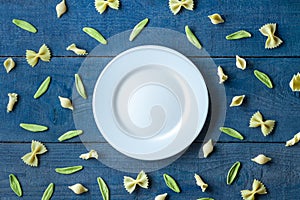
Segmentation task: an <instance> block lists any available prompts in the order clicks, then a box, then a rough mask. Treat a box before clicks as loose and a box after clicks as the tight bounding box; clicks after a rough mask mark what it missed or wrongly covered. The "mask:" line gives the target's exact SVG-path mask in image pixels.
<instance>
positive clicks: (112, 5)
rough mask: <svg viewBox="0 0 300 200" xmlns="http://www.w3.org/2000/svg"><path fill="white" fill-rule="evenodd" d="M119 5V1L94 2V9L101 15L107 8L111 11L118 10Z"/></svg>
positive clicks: (102, 0)
mask: <svg viewBox="0 0 300 200" xmlns="http://www.w3.org/2000/svg"><path fill="white" fill-rule="evenodd" d="M119 5H120V2H119V0H95V8H96V10H97V11H98V12H99V13H100V14H102V13H103V12H104V11H105V10H106V8H107V6H108V7H110V8H112V9H115V10H118V9H119Z"/></svg>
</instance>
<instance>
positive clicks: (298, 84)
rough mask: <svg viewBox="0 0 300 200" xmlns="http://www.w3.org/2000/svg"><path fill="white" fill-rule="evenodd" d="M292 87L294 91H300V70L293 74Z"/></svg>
mask: <svg viewBox="0 0 300 200" xmlns="http://www.w3.org/2000/svg"><path fill="white" fill-rule="evenodd" d="M290 88H291V89H292V91H294V92H296V91H297V92H299V91H300V72H298V73H297V74H295V75H294V76H293V78H292V80H291V81H290Z"/></svg>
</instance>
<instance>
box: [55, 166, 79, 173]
mask: <svg viewBox="0 0 300 200" xmlns="http://www.w3.org/2000/svg"><path fill="white" fill-rule="evenodd" d="M82 169H83V166H82V165H77V166H71V167H61V168H56V169H55V171H56V172H57V173H59V174H74V173H76V172H78V171H80V170H82Z"/></svg>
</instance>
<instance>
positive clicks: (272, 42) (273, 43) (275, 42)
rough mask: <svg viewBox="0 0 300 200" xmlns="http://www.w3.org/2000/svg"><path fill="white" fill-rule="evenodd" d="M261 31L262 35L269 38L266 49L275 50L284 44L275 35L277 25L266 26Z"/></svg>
mask: <svg viewBox="0 0 300 200" xmlns="http://www.w3.org/2000/svg"><path fill="white" fill-rule="evenodd" d="M259 31H260V32H261V34H263V35H264V36H267V37H268V38H267V40H266V43H265V48H266V49H273V48H276V47H278V46H279V45H281V44H282V40H281V39H280V38H279V37H277V36H275V35H274V34H275V31H276V24H275V23H273V24H265V25H263V26H262V27H261V28H260V29H259Z"/></svg>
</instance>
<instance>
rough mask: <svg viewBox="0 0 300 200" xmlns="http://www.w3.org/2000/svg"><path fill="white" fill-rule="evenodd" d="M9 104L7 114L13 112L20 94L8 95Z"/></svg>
mask: <svg viewBox="0 0 300 200" xmlns="http://www.w3.org/2000/svg"><path fill="white" fill-rule="evenodd" d="M8 97H9V100H8V104H7V108H6V109H7V112H11V111H12V110H13V108H14V105H15V103H16V102H17V101H18V94H17V93H8Z"/></svg>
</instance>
